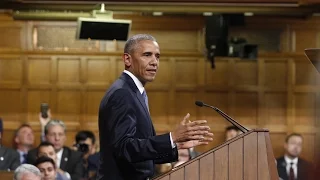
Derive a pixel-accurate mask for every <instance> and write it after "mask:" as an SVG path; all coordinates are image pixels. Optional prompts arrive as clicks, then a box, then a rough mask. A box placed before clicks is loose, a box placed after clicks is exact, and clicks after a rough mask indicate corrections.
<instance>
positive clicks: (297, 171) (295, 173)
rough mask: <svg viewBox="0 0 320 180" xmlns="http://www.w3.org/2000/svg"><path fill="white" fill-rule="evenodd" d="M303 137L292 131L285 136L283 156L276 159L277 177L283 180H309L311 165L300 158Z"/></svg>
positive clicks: (311, 172)
mask: <svg viewBox="0 0 320 180" xmlns="http://www.w3.org/2000/svg"><path fill="white" fill-rule="evenodd" d="M302 142H303V138H302V135H301V134H297V133H293V134H290V135H289V136H287V138H286V140H285V143H284V149H285V154H284V156H282V157H280V158H278V159H277V169H278V174H279V177H280V178H281V179H283V180H311V179H312V174H313V165H312V164H311V163H309V162H307V161H306V160H303V159H302V158H300V157H299V156H300V154H301V150H302Z"/></svg>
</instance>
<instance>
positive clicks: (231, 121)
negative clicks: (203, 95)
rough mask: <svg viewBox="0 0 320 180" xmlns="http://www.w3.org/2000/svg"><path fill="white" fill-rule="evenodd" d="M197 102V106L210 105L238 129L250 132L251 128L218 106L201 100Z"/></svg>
mask: <svg viewBox="0 0 320 180" xmlns="http://www.w3.org/2000/svg"><path fill="white" fill-rule="evenodd" d="M195 104H196V105H197V106H200V107H203V106H205V107H209V108H212V109H214V110H215V111H216V112H217V113H219V114H220V115H221V116H222V117H224V118H225V119H226V120H227V121H229V122H230V123H231V124H233V125H234V126H236V127H237V128H238V129H240V131H242V132H243V133H245V132H248V131H249V130H248V129H247V128H245V127H244V126H242V125H241V124H240V123H238V122H237V121H236V120H234V119H232V118H231V117H230V116H228V115H227V114H226V113H224V112H223V111H221V110H220V109H218V108H217V107H214V106H210V105H208V104H205V103H203V102H201V101H196V102H195Z"/></svg>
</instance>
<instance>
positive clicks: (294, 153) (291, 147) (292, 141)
mask: <svg viewBox="0 0 320 180" xmlns="http://www.w3.org/2000/svg"><path fill="white" fill-rule="evenodd" d="M284 148H285V150H286V153H287V154H288V155H289V156H291V157H298V156H299V155H300V153H301V151H302V138H301V137H300V136H292V137H290V138H289V140H288V142H287V143H285V144H284Z"/></svg>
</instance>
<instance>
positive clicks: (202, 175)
mask: <svg viewBox="0 0 320 180" xmlns="http://www.w3.org/2000/svg"><path fill="white" fill-rule="evenodd" d="M154 180H279V176H278V171H277V166H276V160H275V158H274V155H273V149H272V146H271V141H270V137H269V131H268V130H266V129H256V130H250V131H248V132H246V133H244V134H241V135H239V136H237V137H235V138H233V139H231V140H229V141H226V142H225V143H223V144H221V145H220V146H218V147H216V148H214V149H212V150H210V151H208V152H206V153H203V154H201V155H200V156H198V157H196V158H194V159H192V160H190V161H188V162H186V163H184V164H182V165H180V166H178V167H177V168H175V169H174V170H171V171H170V172H167V173H165V174H163V175H160V176H158V177H155V178H154Z"/></svg>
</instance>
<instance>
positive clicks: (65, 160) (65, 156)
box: [60, 147, 69, 171]
mask: <svg viewBox="0 0 320 180" xmlns="http://www.w3.org/2000/svg"><path fill="white" fill-rule="evenodd" d="M68 157H69V151H68V149H67V148H65V147H64V148H63V152H62V156H61V160H60V169H62V170H64V171H66V168H67V164H68V160H69V159H68Z"/></svg>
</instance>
